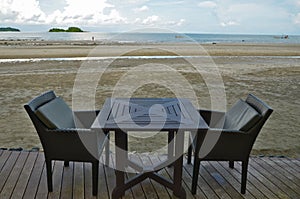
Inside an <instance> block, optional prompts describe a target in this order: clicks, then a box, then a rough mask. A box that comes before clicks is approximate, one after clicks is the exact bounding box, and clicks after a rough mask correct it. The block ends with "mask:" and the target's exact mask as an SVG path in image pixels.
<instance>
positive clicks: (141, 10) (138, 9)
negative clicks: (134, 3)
mask: <svg viewBox="0 0 300 199" xmlns="http://www.w3.org/2000/svg"><path fill="white" fill-rule="evenodd" d="M147 10H149V8H148V6H145V5H144V6H142V7H140V8H135V9H134V12H144V11H147Z"/></svg>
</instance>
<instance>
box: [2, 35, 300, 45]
mask: <svg viewBox="0 0 300 199" xmlns="http://www.w3.org/2000/svg"><path fill="white" fill-rule="evenodd" d="M283 36H284V35H248V34H191V33H187V34H183V33H100V32H83V33H66V32H59V33H53V32H51V33H50V32H0V40H37V41H69V40H71V41H74V40H75V41H79V40H92V38H94V39H95V41H98V42H107V43H109V42H118V43H190V42H197V43H214V42H215V43H240V42H246V43H294V44H299V43H300V35H289V36H288V38H286V39H285V38H283Z"/></svg>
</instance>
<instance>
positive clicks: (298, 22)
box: [294, 13, 300, 25]
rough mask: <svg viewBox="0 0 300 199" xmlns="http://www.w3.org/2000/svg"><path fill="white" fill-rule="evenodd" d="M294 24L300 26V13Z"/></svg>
mask: <svg viewBox="0 0 300 199" xmlns="http://www.w3.org/2000/svg"><path fill="white" fill-rule="evenodd" d="M294 23H295V24H298V25H300V13H298V14H297V15H296V17H295V19H294Z"/></svg>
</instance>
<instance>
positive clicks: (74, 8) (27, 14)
mask: <svg viewBox="0 0 300 199" xmlns="http://www.w3.org/2000/svg"><path fill="white" fill-rule="evenodd" d="M0 5H1V7H0V17H1V18H0V23H4V22H6V23H8V22H10V23H35V24H45V23H46V24H51V25H57V26H60V25H61V26H62V25H73V24H75V25H98V24H115V23H126V18H124V17H122V16H121V15H120V13H119V12H118V11H117V10H116V9H114V6H113V5H111V4H109V3H107V1H106V0H101V1H99V0H84V1H82V0H66V6H65V7H64V8H63V9H60V10H58V9H57V10H55V11H54V12H52V13H50V14H48V15H46V14H45V13H44V12H43V11H42V10H41V9H40V6H39V1H38V0H26V1H25V0H0Z"/></svg>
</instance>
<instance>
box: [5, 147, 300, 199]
mask: <svg viewBox="0 0 300 199" xmlns="http://www.w3.org/2000/svg"><path fill="white" fill-rule="evenodd" d="M132 157H133V158H134V159H135V160H137V161H139V162H140V164H142V165H144V166H150V167H151V166H153V165H154V164H156V163H158V162H160V161H162V160H164V159H165V158H166V156H157V155H150V156H144V155H143V156H140V155H136V154H135V155H133V156H132ZM114 164H115V162H114V156H113V155H111V156H110V165H111V166H112V167H113V168H114V166H115V165H114ZM113 168H111V167H109V166H105V165H102V164H100V166H99V185H98V196H97V197H95V196H93V195H92V165H91V164H90V163H81V162H76V163H74V162H70V166H69V167H65V166H64V163H63V162H62V161H53V164H52V171H53V176H52V179H53V192H51V193H48V187H47V178H46V167H45V159H44V154H43V152H25V151H22V152H18V151H8V150H0V179H1V180H0V198H1V199H2V198H4V199H6V198H11V199H14V198H23V199H33V198H37V199H48V198H49V199H50V198H59V199H60V198H63V199H69V198H70V199H75V198H84V199H86V198H88V199H91V198H93V199H96V198H98V199H102V198H104V199H110V198H111V193H112V191H113V188H114V187H115V173H114V169H113ZM298 171H299V160H296V159H290V158H277V157H272V158H271V157H251V158H250V161H249V169H248V180H247V191H246V194H244V195H242V194H240V185H241V184H240V179H241V164H240V163H235V167H234V169H230V168H229V167H228V162H206V161H203V162H201V167H200V173H199V176H198V177H199V180H198V187H197V194H196V195H192V194H191V192H190V189H191V182H192V174H193V173H192V172H193V165H192V164H191V165H188V164H187V163H186V159H185V160H184V163H183V174H182V178H183V181H182V186H183V188H184V189H185V190H186V193H187V199H198V198H199V199H200V198H209V199H210V198H246V199H255V198H257V199H260V198H270V199H271V198H272V199H273V198H280V199H285V198H300V178H299V172H298ZM173 172H174V171H173V168H172V167H169V168H164V169H162V170H160V171H159V174H160V175H162V176H164V177H165V178H168V179H171V178H172V177H173ZM135 175H136V174H135V173H131V174H128V175H127V178H131V177H133V176H135ZM127 198H136V199H143V198H149V199H150V198H151V199H152V198H157V199H160V198H163V199H165V198H174V199H176V198H177V197H175V196H174V195H173V192H172V191H171V190H170V189H168V188H166V187H164V186H162V185H160V184H159V183H157V182H155V181H154V180H151V179H146V180H144V181H143V182H142V183H140V184H138V185H136V186H134V187H132V188H131V189H129V190H128V191H126V193H125V196H124V197H123V199H127Z"/></svg>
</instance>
